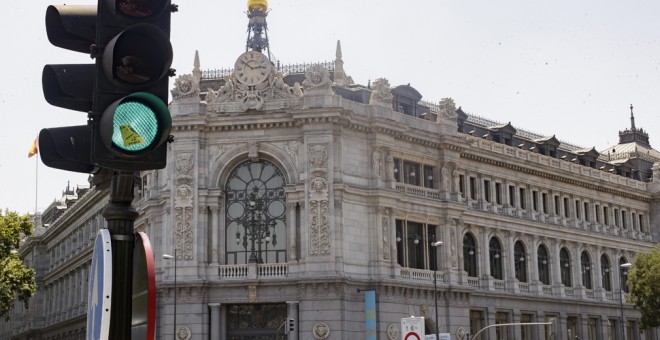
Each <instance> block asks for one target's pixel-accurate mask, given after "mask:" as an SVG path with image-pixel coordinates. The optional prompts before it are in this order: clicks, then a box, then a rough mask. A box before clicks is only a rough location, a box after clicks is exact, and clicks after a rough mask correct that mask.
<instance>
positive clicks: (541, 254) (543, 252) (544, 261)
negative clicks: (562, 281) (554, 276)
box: [536, 245, 550, 285]
mask: <svg viewBox="0 0 660 340" xmlns="http://www.w3.org/2000/svg"><path fill="white" fill-rule="evenodd" d="M536 257H538V261H539V263H538V268H539V281H541V283H543V284H544V285H549V284H550V263H549V261H550V258H549V257H548V249H547V248H546V247H545V246H544V245H540V246H539V249H538V251H537V252H536Z"/></svg>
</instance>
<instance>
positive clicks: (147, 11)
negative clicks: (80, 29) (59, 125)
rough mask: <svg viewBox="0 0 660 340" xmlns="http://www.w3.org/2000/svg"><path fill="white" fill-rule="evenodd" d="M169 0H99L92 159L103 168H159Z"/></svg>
mask: <svg viewBox="0 0 660 340" xmlns="http://www.w3.org/2000/svg"><path fill="white" fill-rule="evenodd" d="M175 9H176V6H174V5H172V4H171V3H170V0H147V1H137V2H136V1H134V0H99V2H98V8H97V10H98V14H97V23H96V78H95V81H96V91H95V93H94V110H93V114H92V122H91V124H92V157H91V158H92V162H93V163H94V164H95V165H97V166H100V167H102V168H109V169H114V170H120V171H139V170H149V169H160V168H164V167H165V164H166V160H167V146H166V144H167V141H168V139H169V133H170V130H171V127H172V120H171V117H170V112H169V110H168V108H167V104H166V103H167V98H168V80H169V79H168V78H169V76H170V75H171V74H172V72H173V71H171V70H170V66H171V64H172V56H173V53H172V45H171V43H170V41H169V33H170V15H171V12H173V11H174V10H175Z"/></svg>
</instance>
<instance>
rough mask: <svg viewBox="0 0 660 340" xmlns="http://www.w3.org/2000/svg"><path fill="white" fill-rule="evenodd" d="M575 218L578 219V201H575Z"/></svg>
mask: <svg viewBox="0 0 660 340" xmlns="http://www.w3.org/2000/svg"><path fill="white" fill-rule="evenodd" d="M575 218H576V219H578V220H579V219H580V201H578V200H575Z"/></svg>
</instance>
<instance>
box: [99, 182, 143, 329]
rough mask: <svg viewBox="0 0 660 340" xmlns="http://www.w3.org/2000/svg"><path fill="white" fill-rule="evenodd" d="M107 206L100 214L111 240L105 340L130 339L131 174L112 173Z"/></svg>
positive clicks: (131, 266)
mask: <svg viewBox="0 0 660 340" xmlns="http://www.w3.org/2000/svg"><path fill="white" fill-rule="evenodd" d="M110 186H111V187H110V202H109V204H108V206H107V207H106V208H105V210H104V211H103V217H104V218H105V219H106V221H107V223H108V231H110V235H111V237H112V296H111V298H110V300H111V306H112V309H111V311H110V337H109V340H125V339H130V338H131V321H132V320H131V318H132V299H133V248H134V246H135V236H134V234H133V225H134V222H135V219H136V218H137V216H138V212H137V210H135V208H134V207H133V206H132V202H133V198H134V195H133V173H132V172H114V173H113V174H112V179H111V182H110Z"/></svg>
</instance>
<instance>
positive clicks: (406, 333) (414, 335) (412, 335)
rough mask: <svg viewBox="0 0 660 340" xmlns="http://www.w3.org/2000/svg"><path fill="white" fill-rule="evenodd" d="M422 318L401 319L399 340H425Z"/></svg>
mask: <svg viewBox="0 0 660 340" xmlns="http://www.w3.org/2000/svg"><path fill="white" fill-rule="evenodd" d="M425 335H426V334H425V333H424V318H422V317H419V318H416V317H409V318H402V319H401V340H422V339H425Z"/></svg>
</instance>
